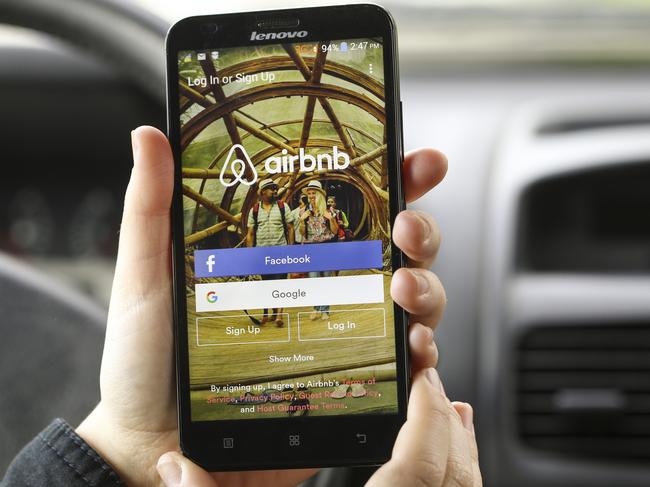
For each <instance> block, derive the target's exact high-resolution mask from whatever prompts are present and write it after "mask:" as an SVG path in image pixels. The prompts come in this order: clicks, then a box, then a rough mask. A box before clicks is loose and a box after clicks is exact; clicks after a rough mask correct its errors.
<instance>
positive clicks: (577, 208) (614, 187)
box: [517, 161, 650, 274]
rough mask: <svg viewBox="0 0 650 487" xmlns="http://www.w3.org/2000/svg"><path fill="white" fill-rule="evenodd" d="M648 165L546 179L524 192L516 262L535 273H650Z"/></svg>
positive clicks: (619, 166) (623, 165)
mask: <svg viewBox="0 0 650 487" xmlns="http://www.w3.org/2000/svg"><path fill="white" fill-rule="evenodd" d="M649 187H650V163H648V162H647V161H638V162H635V161H630V162H629V163H620V164H613V165H611V166H606V167H602V168H597V169H591V170H588V171H582V172H576V173H570V174H565V175H562V176H557V177H553V178H548V179H544V180H541V181H538V182H536V183H535V184H533V185H532V186H530V187H529V188H528V189H527V190H526V191H525V193H524V195H523V197H522V201H521V206H520V210H519V211H520V213H519V222H518V225H519V232H518V239H517V265H518V267H519V268H520V269H522V270H526V271H534V272H604V273H627V274H639V273H648V272H650V218H648V215H649V214H650V191H648V188H649Z"/></svg>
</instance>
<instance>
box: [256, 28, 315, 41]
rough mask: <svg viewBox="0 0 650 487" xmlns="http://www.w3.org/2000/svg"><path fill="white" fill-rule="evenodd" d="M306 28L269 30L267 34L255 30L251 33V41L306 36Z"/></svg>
mask: <svg viewBox="0 0 650 487" xmlns="http://www.w3.org/2000/svg"><path fill="white" fill-rule="evenodd" d="M307 34H308V32H307V31H306V30H294V31H293V32H269V33H267V34H258V33H257V31H255V30H254V31H253V32H252V33H251V41H268V40H271V39H295V38H296V37H299V38H302V37H307Z"/></svg>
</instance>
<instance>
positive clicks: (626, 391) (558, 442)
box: [516, 324, 650, 462]
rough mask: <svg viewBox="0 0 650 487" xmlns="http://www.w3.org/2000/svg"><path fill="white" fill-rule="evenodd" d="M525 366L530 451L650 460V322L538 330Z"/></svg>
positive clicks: (521, 371)
mask: <svg viewBox="0 0 650 487" xmlns="http://www.w3.org/2000/svg"><path fill="white" fill-rule="evenodd" d="M517 365H518V369H517V374H518V377H517V402H516V407H517V425H518V434H519V437H520V439H521V441H522V442H523V443H524V444H526V445H527V446H528V447H531V448H534V449H539V450H544V451H548V452H554V453H557V454H561V455H562V456H563V457H565V458H566V457H567V456H573V457H582V458H591V459H610V460H613V461H639V462H640V461H646V462H647V460H648V459H650V324H643V325H637V324H620V325H615V324H612V325H606V326H586V325H585V326H566V327H564V326H552V327H550V326H549V327H539V328H534V329H533V330H532V331H528V332H527V333H526V334H525V335H524V336H523V338H522V340H521V341H520V348H519V354H518V364H517Z"/></svg>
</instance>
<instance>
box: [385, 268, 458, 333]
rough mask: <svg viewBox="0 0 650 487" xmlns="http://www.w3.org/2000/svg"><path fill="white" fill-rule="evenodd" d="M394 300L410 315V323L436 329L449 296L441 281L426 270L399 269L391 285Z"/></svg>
mask: <svg viewBox="0 0 650 487" xmlns="http://www.w3.org/2000/svg"><path fill="white" fill-rule="evenodd" d="M390 294H391V296H392V298H393V300H394V301H395V302H396V303H397V304H399V305H400V306H401V307H402V308H404V309H405V310H406V311H408V312H409V313H410V322H411V323H415V322H419V323H422V324H423V325H426V326H429V327H431V328H435V327H436V325H437V324H438V322H439V321H440V319H441V318H442V315H443V313H444V311H445V306H446V304H447V296H446V294H445V289H444V288H443V287H442V283H441V282H440V279H438V277H437V276H436V275H435V274H434V273H433V272H431V271H428V270H424V269H407V268H405V267H403V268H401V269H398V270H397V271H396V272H395V274H393V279H392V281H391V284H390Z"/></svg>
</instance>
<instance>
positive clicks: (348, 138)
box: [166, 5, 409, 471]
mask: <svg viewBox="0 0 650 487" xmlns="http://www.w3.org/2000/svg"><path fill="white" fill-rule="evenodd" d="M166 49H167V80H168V85H167V90H168V91H167V93H168V128H169V138H170V140H171V143H172V147H173V151H174V157H175V161H176V172H175V190H174V199H173V209H172V210H173V211H172V220H173V222H172V228H173V238H172V240H173V270H174V314H175V327H176V335H175V336H176V367H177V379H178V389H177V392H178V413H179V429H180V444H181V447H182V450H183V452H184V454H185V455H186V456H188V457H189V458H191V459H192V460H194V461H195V462H197V463H198V464H200V465H202V466H203V467H204V468H206V469H208V470H211V471H221V470H249V469H255V470H258V469H278V468H298V467H325V466H344V465H373V464H380V463H383V462H385V461H386V460H387V459H389V458H390V453H391V450H392V447H393V444H394V441H395V438H396V435H397V433H398V430H399V429H400V426H401V425H402V424H403V422H404V421H405V416H406V406H407V397H408V390H409V366H408V350H407V342H406V327H407V316H406V314H405V312H404V310H402V309H401V308H399V307H398V306H397V305H396V304H395V303H393V301H392V299H391V297H390V292H389V289H390V281H391V276H392V274H393V272H394V271H395V270H396V269H397V268H399V267H400V266H402V265H403V256H402V254H401V253H400V250H399V249H398V248H396V247H395V245H394V244H393V243H392V241H391V227H392V224H393V221H394V219H395V216H396V215H397V213H398V212H399V211H400V210H402V209H403V208H404V206H405V203H404V194H403V190H402V178H401V172H400V169H401V164H402V159H403V148H402V122H401V104H400V97H399V78H398V66H397V42H396V32H395V24H394V22H393V20H392V19H391V17H390V15H389V14H388V13H387V12H386V11H385V10H383V9H381V8H380V7H377V6H374V5H348V6H335V7H319V8H305V9H294V10H275V11H264V12H249V13H239V14H227V15H213V16H202V17H192V18H187V19H184V20H181V21H180V22H178V23H177V24H175V25H174V26H173V27H172V28H171V29H170V31H169V34H168V36H167V42H166ZM329 196H334V197H335V201H336V204H337V210H339V211H340V212H342V213H344V214H345V219H346V221H347V223H348V227H347V228H348V235H349V238H345V239H339V237H338V235H340V234H341V232H339V229H338V228H337V225H338V222H337V220H336V219H335V218H331V212H329V211H328V209H327V205H326V201H327V198H328V197H329ZM301 198H303V201H305V200H306V204H303V205H302V207H301V205H300V202H301ZM305 211H307V213H306V214H305ZM341 218H343V217H342V216H341Z"/></svg>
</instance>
